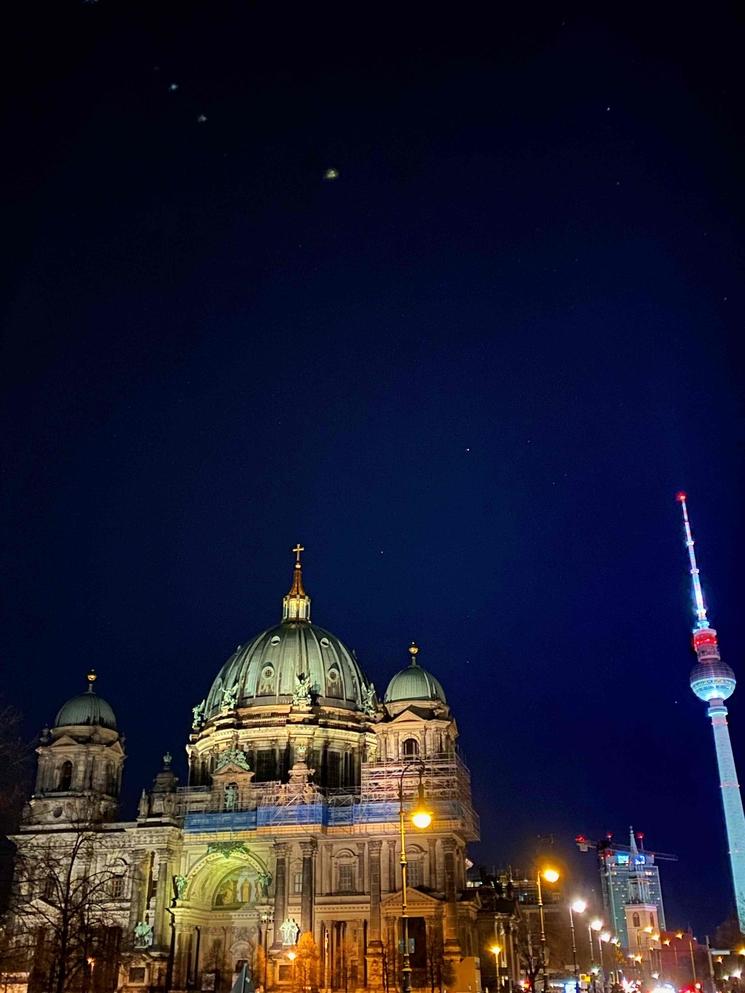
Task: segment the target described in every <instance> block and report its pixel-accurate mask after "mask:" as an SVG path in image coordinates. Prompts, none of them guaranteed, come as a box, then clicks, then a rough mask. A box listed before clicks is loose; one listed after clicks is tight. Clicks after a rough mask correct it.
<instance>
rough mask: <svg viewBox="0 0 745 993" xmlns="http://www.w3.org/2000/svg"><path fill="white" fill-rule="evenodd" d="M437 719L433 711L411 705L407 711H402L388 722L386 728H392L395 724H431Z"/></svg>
mask: <svg viewBox="0 0 745 993" xmlns="http://www.w3.org/2000/svg"><path fill="white" fill-rule="evenodd" d="M436 719H437V715H435V714H433V713H432V711H431V710H425V708H424V707H421V708H420V707H417V706H416V705H415V704H411V705H410V706H409V707H407V708H406V710H402V711H401V713H400V714H396V716H395V717H394V718H392V719H391V720H390V721H388V722H387V724H386V727H392V726H393V725H394V724H418V725H422V724H429V723H431V721H432V720H436Z"/></svg>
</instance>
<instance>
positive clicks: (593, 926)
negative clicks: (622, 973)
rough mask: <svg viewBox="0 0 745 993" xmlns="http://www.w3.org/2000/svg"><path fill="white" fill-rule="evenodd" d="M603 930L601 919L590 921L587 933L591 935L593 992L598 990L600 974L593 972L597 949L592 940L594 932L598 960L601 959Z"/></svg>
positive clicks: (595, 918)
mask: <svg viewBox="0 0 745 993" xmlns="http://www.w3.org/2000/svg"><path fill="white" fill-rule="evenodd" d="M602 930H603V922H602V921H601V920H600V918H599V917H593V919H592V920H591V921H590V924H589V927H588V928H587V931H588V933H589V935H590V972H592V988H593V990H597V988H598V973H597V970H593V966H594V965H595V947H594V944H593V940H592V932H593V931H594V932H595V933H596V935H597V944H598V958H600V932H601V931H602Z"/></svg>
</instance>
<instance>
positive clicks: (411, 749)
mask: <svg viewBox="0 0 745 993" xmlns="http://www.w3.org/2000/svg"><path fill="white" fill-rule="evenodd" d="M418 754H419V742H418V741H417V740H416V738H407V739H406V741H404V755H406V756H407V757H408V756H411V755H418Z"/></svg>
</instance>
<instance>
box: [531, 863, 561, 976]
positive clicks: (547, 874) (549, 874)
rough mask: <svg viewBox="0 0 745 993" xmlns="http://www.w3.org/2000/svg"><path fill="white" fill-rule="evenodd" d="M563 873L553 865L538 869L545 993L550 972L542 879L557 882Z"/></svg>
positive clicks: (537, 881) (539, 916)
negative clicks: (547, 959)
mask: <svg viewBox="0 0 745 993" xmlns="http://www.w3.org/2000/svg"><path fill="white" fill-rule="evenodd" d="M560 875H561V873H560V872H559V870H558V869H554V868H553V866H550V865H549V866H544V867H543V868H542V869H539V870H538V874H537V876H536V880H535V881H536V886H537V887H538V919H539V921H540V923H541V973H542V974H543V993H548V973H547V972H546V922H545V920H544V918H543V890H542V888H541V879H545V880H546V882H547V883H556V882H558V880H559V877H560Z"/></svg>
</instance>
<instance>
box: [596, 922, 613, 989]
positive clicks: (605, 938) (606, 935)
mask: <svg viewBox="0 0 745 993" xmlns="http://www.w3.org/2000/svg"><path fill="white" fill-rule="evenodd" d="M598 938H599V939H600V940H599V941H598V948H599V949H600V975H601V977H602V982H603V993H606V990H607V989H608V984H607V982H606V976H605V962H604V961H603V945H607V944H608V942H609V941H610V931H601V932H600V934H599V935H598Z"/></svg>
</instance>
